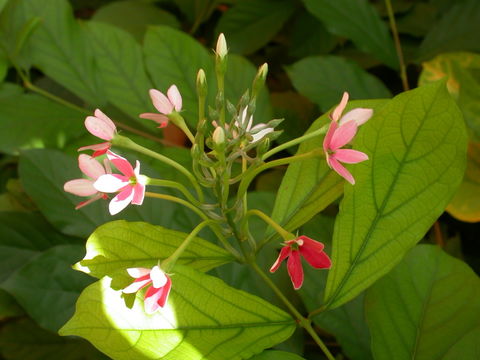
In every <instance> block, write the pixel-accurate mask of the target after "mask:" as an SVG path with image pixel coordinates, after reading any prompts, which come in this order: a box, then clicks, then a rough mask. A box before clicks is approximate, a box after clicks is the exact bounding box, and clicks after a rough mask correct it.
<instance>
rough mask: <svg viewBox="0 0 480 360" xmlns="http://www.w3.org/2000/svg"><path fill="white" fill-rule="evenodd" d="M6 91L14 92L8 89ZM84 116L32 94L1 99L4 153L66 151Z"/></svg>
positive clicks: (1, 147) (1, 146)
mask: <svg viewBox="0 0 480 360" xmlns="http://www.w3.org/2000/svg"><path fill="white" fill-rule="evenodd" d="M6 91H10V90H9V88H8V87H7V88H6ZM82 119H83V114H81V113H79V112H78V111H75V110H71V109H69V108H66V107H65V106H61V105H58V104H56V103H54V102H52V101H50V100H47V99H46V98H44V97H41V96H38V95H31V94H19V95H13V96H6V97H1V96H0V127H1V128H2V131H1V132H0V151H2V152H5V153H9V154H18V151H19V150H23V149H31V148H43V147H57V148H62V147H63V146H65V144H66V143H68V142H69V141H71V140H72V139H74V138H76V137H78V134H79V133H81V129H82V128H83V122H82Z"/></svg>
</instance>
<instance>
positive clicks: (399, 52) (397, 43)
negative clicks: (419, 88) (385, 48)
mask: <svg viewBox="0 0 480 360" xmlns="http://www.w3.org/2000/svg"><path fill="white" fill-rule="evenodd" d="M385 5H386V7H387V13H388V20H389V22H390V28H391V30H392V34H393V40H394V42H395V49H396V50H397V56H398V62H399V63H400V78H401V79H402V85H403V90H404V91H407V90H409V89H410V87H409V86H408V78H407V67H406V65H405V60H404V58H403V51H402V45H401V44H400V37H399V36H398V31H397V24H396V22H395V14H394V13H393V8H392V3H391V1H390V0H385Z"/></svg>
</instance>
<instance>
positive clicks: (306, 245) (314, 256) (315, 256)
mask: <svg viewBox="0 0 480 360" xmlns="http://www.w3.org/2000/svg"><path fill="white" fill-rule="evenodd" d="M299 239H301V240H303V245H301V246H300V254H301V255H302V256H303V257H304V258H305V260H307V262H308V263H309V264H310V265H312V266H313V267H314V268H316V269H329V268H330V266H332V262H331V261H330V258H329V257H328V255H327V254H325V252H324V251H323V248H324V246H323V244H322V243H321V242H319V241H315V240H313V239H310V238H309V237H307V236H300V238H299Z"/></svg>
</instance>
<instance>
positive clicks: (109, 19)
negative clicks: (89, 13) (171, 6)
mask: <svg viewBox="0 0 480 360" xmlns="http://www.w3.org/2000/svg"><path fill="white" fill-rule="evenodd" d="M92 19H93V20H95V21H101V22H104V23H108V24H112V25H115V26H117V27H119V28H122V29H124V30H126V31H128V32H129V33H131V34H132V35H133V36H134V37H135V39H136V40H137V41H139V42H141V41H142V40H143V36H144V34H145V32H146V31H147V27H148V26H150V25H168V26H171V27H174V28H179V27H180V23H179V22H178V20H177V19H176V17H175V16H174V15H172V14H170V13H168V12H167V11H165V10H162V9H160V8H159V7H157V6H155V5H154V4H153V3H147V2H141V1H136V0H122V1H114V2H111V3H108V4H106V5H104V6H102V7H101V8H99V9H97V10H96V11H95V14H93V17H92Z"/></svg>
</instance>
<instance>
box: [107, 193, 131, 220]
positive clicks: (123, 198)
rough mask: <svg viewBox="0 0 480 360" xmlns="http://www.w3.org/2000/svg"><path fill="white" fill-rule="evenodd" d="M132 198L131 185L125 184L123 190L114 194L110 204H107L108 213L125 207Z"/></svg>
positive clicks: (113, 212) (116, 212) (114, 213)
mask: <svg viewBox="0 0 480 360" xmlns="http://www.w3.org/2000/svg"><path fill="white" fill-rule="evenodd" d="M132 199H133V188H132V187H131V186H125V187H124V188H123V190H122V191H121V192H120V193H118V194H117V196H115V197H114V198H113V199H112V201H110V204H108V210H109V211H110V215H116V214H118V213H119V212H120V211H122V210H123V209H125V208H126V207H127V206H128V204H130V203H131V202H132Z"/></svg>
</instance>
